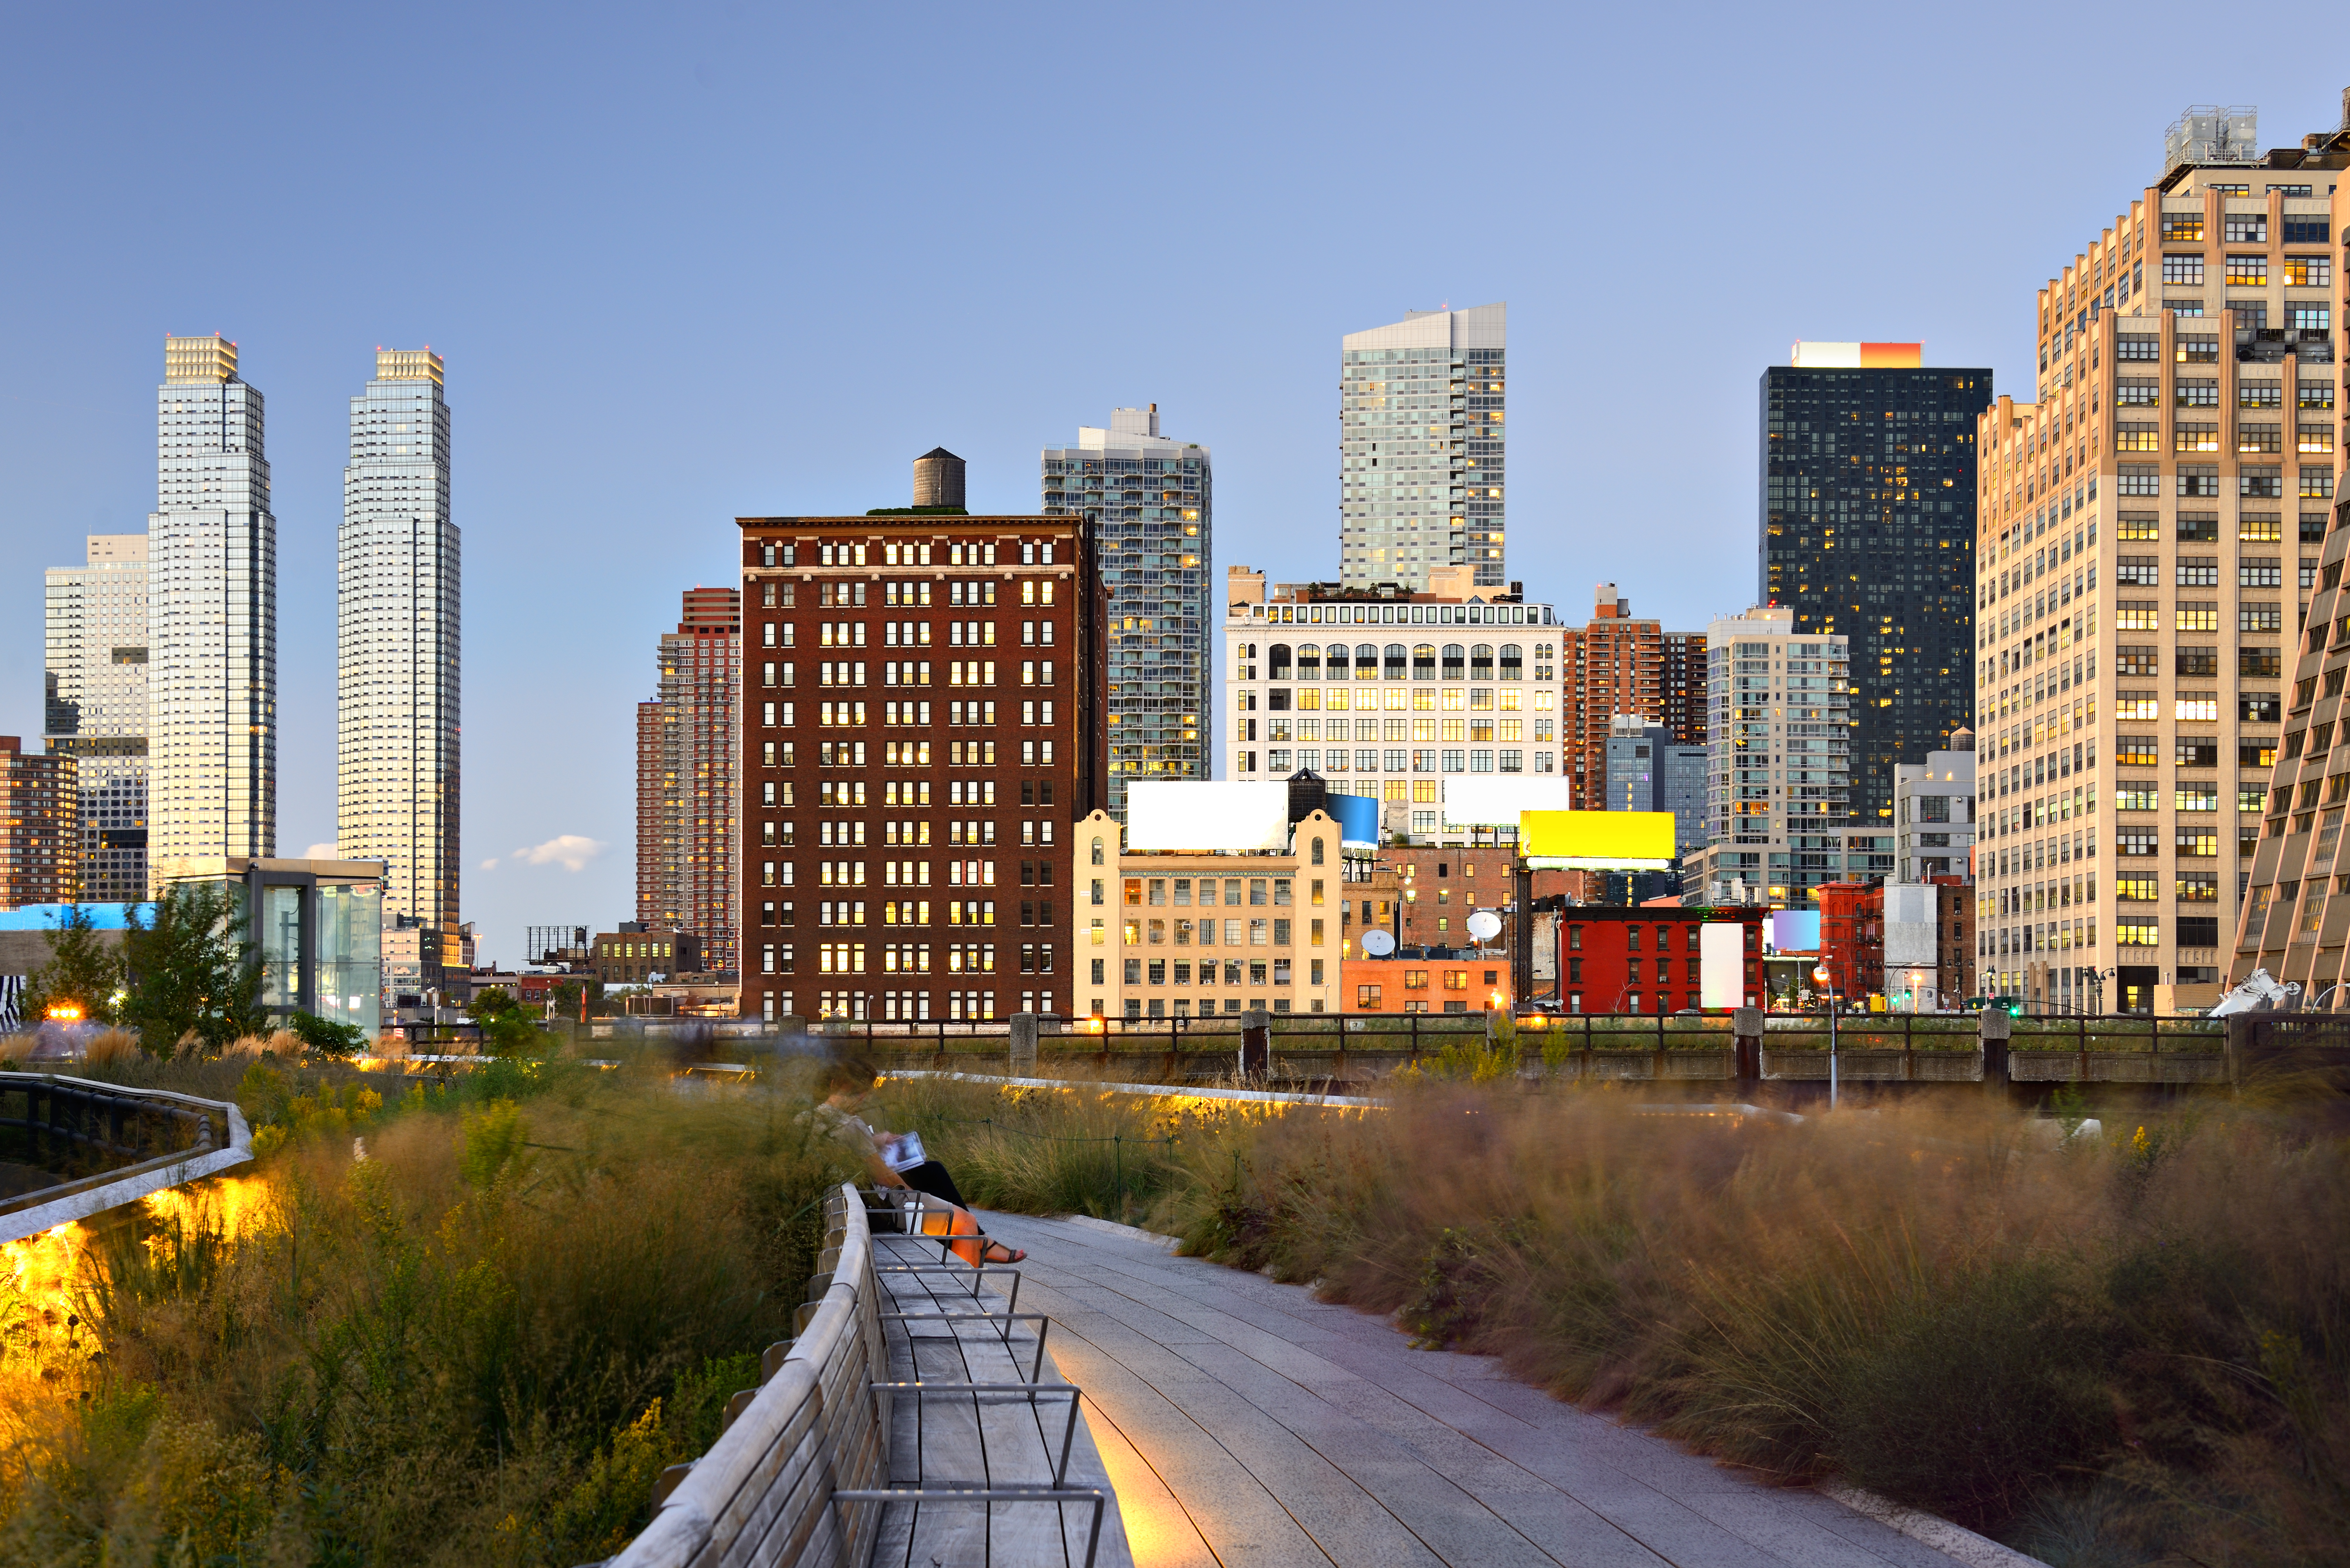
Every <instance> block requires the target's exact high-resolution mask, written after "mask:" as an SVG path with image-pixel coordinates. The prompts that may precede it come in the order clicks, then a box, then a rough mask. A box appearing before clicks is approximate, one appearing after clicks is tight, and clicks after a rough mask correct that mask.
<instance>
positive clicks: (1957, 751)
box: [1893, 730, 1975, 882]
mask: <svg viewBox="0 0 2350 1568" xmlns="http://www.w3.org/2000/svg"><path fill="white" fill-rule="evenodd" d="M1974 839H1975V736H1974V732H1973V731H1971V730H1960V731H1959V732H1957V733H1955V734H1953V735H1952V736H1951V737H1950V749H1949V750H1947V751H1934V752H1928V753H1926V760H1925V761H1924V762H1922V763H1901V764H1900V765H1899V766H1898V767H1896V768H1895V769H1894V770H1893V841H1894V848H1893V857H1894V868H1893V880H1895V881H1897V882H1931V881H1933V880H1935V879H1936V878H1938V877H1958V878H1959V879H1960V880H1962V881H1971V880H1972V879H1973V877H1974Z"/></svg>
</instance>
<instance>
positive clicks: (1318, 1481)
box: [875, 1213, 2029, 1568]
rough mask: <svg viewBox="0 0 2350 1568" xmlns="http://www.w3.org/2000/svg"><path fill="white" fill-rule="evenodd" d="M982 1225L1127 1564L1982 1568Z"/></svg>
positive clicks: (1163, 1273)
mask: <svg viewBox="0 0 2350 1568" xmlns="http://www.w3.org/2000/svg"><path fill="white" fill-rule="evenodd" d="M984 1223H985V1224H986V1226H987V1229H988V1231H989V1233H990V1234H991V1235H993V1236H995V1237H996V1238H998V1239H999V1240H1002V1241H1006V1242H1008V1243H1010V1244H1011V1245H1014V1246H1017V1247H1024V1248H1026V1249H1027V1250H1028V1254H1029V1256H1028V1261H1027V1262H1026V1263H1024V1265H1022V1270H1023V1279H1022V1284H1021V1293H1020V1303H1019V1304H1020V1307H1021V1309H1022V1310H1024V1311H1030V1310H1034V1311H1042V1312H1045V1313H1049V1314H1051V1317H1052V1328H1051V1332H1050V1335H1049V1338H1048V1340H1047V1346H1048V1349H1049V1351H1050V1360H1051V1361H1052V1362H1053V1363H1054V1364H1055V1365H1057V1366H1058V1367H1059V1368H1060V1370H1061V1371H1062V1373H1064V1374H1066V1376H1067V1378H1068V1380H1069V1381H1070V1382H1072V1383H1076V1384H1077V1385H1079V1386H1082V1387H1083V1388H1084V1389H1085V1394H1086V1404H1087V1411H1086V1415H1087V1422H1088V1424H1089V1425H1090V1427H1091V1429H1092V1437H1093V1439H1094V1442H1095V1444H1096V1445H1097V1447H1098V1449H1099V1451H1100V1458H1101V1462H1102V1463H1103V1464H1104V1465H1105V1466H1106V1469H1107V1475H1108V1476H1109V1478H1110V1480H1112V1481H1113V1482H1114V1483H1115V1485H1116V1488H1117V1495H1118V1510H1119V1511H1120V1512H1121V1513H1122V1514H1123V1516H1124V1523H1125V1541H1124V1542H1123V1544H1124V1545H1125V1547H1126V1548H1127V1549H1128V1550H1130V1551H1131V1552H1132V1554H1133V1558H1132V1560H1133V1561H1134V1562H1135V1563H1137V1564H1139V1565H1140V1568H1167V1565H1180V1568H1194V1565H1197V1568H1243V1565H1245V1568H1289V1565H1292V1564H1297V1565H1303V1568H1315V1565H1324V1564H1331V1563H1337V1564H1345V1565H1347V1568H1356V1565H1367V1564H1380V1565H1386V1564H1405V1563H1428V1564H1433V1563H1446V1564H1459V1565H1463V1568H1466V1565H1471V1564H1474V1565H1477V1568H1486V1565H1491V1564H1510V1563H1528V1564H1552V1563H1565V1564H1575V1565H1576V1568H1585V1565H1590V1568H1658V1565H1660V1564H1667V1563H1670V1564H1676V1565H1679V1568H1784V1565H1789V1564H1800V1565H1803V1568H1886V1565H1887V1564H1891V1565H1894V1568H1951V1565H1952V1564H1954V1563H1960V1562H1961V1561H1965V1562H1967V1563H1970V1564H1974V1565H1978V1568H1979V1565H1980V1564H1981V1563H1984V1562H1986V1561H1991V1560H1996V1558H1987V1557H1986V1556H1985V1555H1983V1554H1981V1553H1975V1554H1970V1556H1969V1557H1967V1558H1965V1559H1961V1558H1960V1557H1954V1556H1950V1555H1946V1554H1944V1553H1943V1552H1939V1551H1936V1550H1933V1549H1930V1548H1929V1547H1927V1546H1925V1545H1923V1544H1921V1543H1919V1542H1917V1541H1915V1540H1912V1539H1911V1538H1909V1537H1908V1536H1907V1535H1903V1534H1901V1533H1898V1532H1896V1531H1894V1530H1893V1529H1891V1528H1888V1527H1887V1525H1885V1524H1883V1523H1880V1522H1878V1521H1876V1520H1874V1519H1870V1518H1868V1517H1866V1516H1865V1515H1863V1514H1860V1513H1857V1512H1855V1511H1853V1510H1851V1509H1849V1508H1846V1507H1845V1506H1844V1505H1843V1504H1841V1503H1839V1502H1836V1501H1832V1500H1831V1499H1829V1498H1826V1497H1824V1496H1822V1495H1821V1494H1820V1493H1818V1492H1815V1491H1812V1490H1805V1489H1801V1488H1774V1487H1767V1486H1763V1485H1762V1484H1760V1483H1758V1482H1756V1481H1754V1480H1751V1479H1749V1478H1747V1477H1746V1476H1744V1475H1742V1474H1741V1473H1740V1472H1738V1471H1736V1470H1732V1469H1725V1468H1723V1467H1721V1466H1720V1465H1717V1464H1715V1463H1713V1462H1712V1461H1711V1460H1709V1459H1701V1458H1699V1457H1697V1456H1695V1455H1692V1454H1690V1453H1688V1452H1685V1451H1684V1450H1682V1449H1679V1448H1678V1447H1677V1446H1675V1445H1673V1444H1671V1443H1669V1442H1666V1441H1663V1440H1662V1439H1659V1438H1653V1437H1650V1436H1648V1435H1647V1434H1645V1433H1643V1432H1640V1431H1638V1430H1636V1429H1634V1428H1628V1427H1624V1426H1620V1425H1618V1424H1617V1423H1616V1422H1615V1421H1612V1420H1609V1419H1607V1418H1606V1417H1599V1416H1594V1415H1591V1414H1588V1413H1586V1412H1585V1411H1582V1410H1578V1409H1576V1408H1575V1407H1573V1406H1571V1405H1566V1404H1562V1403H1561V1402H1559V1401H1558V1400H1555V1399H1553V1398H1551V1397H1549V1396H1547V1395H1545V1394H1544V1393H1542V1392H1541V1391H1539V1390H1537V1389H1534V1388H1531V1387H1528V1386H1525V1385H1523V1384H1522V1383H1519V1382H1517V1381H1515V1380H1514V1379H1513V1378H1512V1377H1510V1376H1509V1375H1508V1374H1507V1373H1506V1372H1505V1371H1503V1369H1502V1367H1501V1366H1500V1365H1499V1363H1498V1362H1496V1361H1494V1360H1493V1359H1492V1358H1490V1357H1482V1356H1471V1355H1453V1354H1451V1353H1449V1352H1429V1351H1416V1350H1413V1349H1411V1348H1409V1345H1408V1344H1407V1342H1406V1340H1405V1338H1404V1336H1403V1335H1402V1334H1400V1333H1399V1332H1398V1331H1397V1330H1396V1329H1395V1328H1394V1327H1393V1326H1392V1325H1390V1324H1388V1322H1386V1321H1385V1320H1384V1319H1381V1318H1378V1317H1373V1316H1369V1315H1367V1314H1361V1313H1357V1312H1355V1311H1352V1310H1350V1309H1348V1308H1346V1307H1340V1306H1332V1305H1328V1304H1326V1303H1320V1302H1316V1301H1315V1299H1314V1298H1313V1296H1312V1295H1311V1294H1310V1293H1308V1292H1306V1291H1305V1290H1304V1289H1302V1288H1301V1287H1298V1286H1295V1285H1284V1284H1277V1283H1275V1282H1273V1281H1271V1280H1267V1279H1265V1278H1263V1276H1261V1275H1257V1274H1252V1273H1246V1272H1242V1271H1240V1270H1237V1269H1228V1268H1224V1267H1222V1266H1220V1265H1218V1264H1214V1263H1209V1262H1202V1261H1201V1260H1198V1259H1192V1258H1177V1257H1172V1256H1170V1255H1169V1254H1168V1252H1167V1251H1166V1250H1165V1249H1164V1247H1163V1246H1161V1245H1159V1244H1155V1243H1154V1242H1153V1241H1149V1240H1146V1239H1141V1238H1139V1237H1137V1236H1134V1235H1130V1234H1120V1233H1113V1232H1112V1231H1110V1230H1108V1229H1095V1228H1092V1227H1090V1226H1088V1225H1087V1223H1086V1222H1083V1221H1069V1220H1035V1219H1030V1218H1026V1217H1024V1216H1018V1215H1010V1214H993V1213H991V1214H988V1215H986V1216H985V1218H984ZM962 1343H963V1345H964V1346H965V1354H966V1355H969V1354H971V1346H970V1340H969V1336H968V1335H965V1336H963V1341H962ZM1031 1353H1032V1354H1033V1349H1032V1352H1031ZM988 1354H989V1355H990V1356H991V1357H992V1355H993V1352H990V1353H988ZM1085 1484H1087V1485H1094V1484H1098V1483H1097V1482H1094V1481H1087V1483H1085ZM974 1511H975V1510H974ZM1040 1511H1041V1510H1040ZM1981 1546H1982V1547H1983V1548H1985V1549H1986V1550H1987V1552H1989V1553H1992V1554H1997V1556H1998V1557H2004V1558H2005V1560H2006V1561H2007V1562H2009V1563H2022V1562H2028V1561H2029V1560H2028V1559H2022V1558H2019V1557H2015V1556H2013V1555H2012V1554H2007V1553H2005V1552H2004V1551H2003V1549H2002V1548H1998V1547H1995V1546H1992V1545H1991V1543H1990V1542H1981ZM1033 1560H1034V1561H1037V1562H1045V1561H1052V1562H1059V1561H1061V1558H1060V1557H1059V1556H1058V1555H1055V1556H1052V1557H1050V1558H1049V1559H1047V1558H1045V1557H1038V1558H1035V1559H1033ZM875 1561H876V1563H880V1562H882V1561H884V1559H883V1558H881V1557H879V1556H877V1557H876V1559H875ZM888 1561H889V1562H890V1563H893V1564H899V1563H907V1562H909V1560H907V1559H900V1558H897V1557H891V1558H889V1559H888ZM996 1561H998V1562H1009V1561H1012V1559H1008V1558H1004V1557H1002V1556H999V1557H998V1558H997V1559H996ZM1073 1561H1074V1559H1073ZM910 1568H924V1564H923V1561H922V1559H920V1557H915V1558H912V1559H910Z"/></svg>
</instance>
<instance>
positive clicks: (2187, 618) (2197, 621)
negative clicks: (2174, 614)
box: [2178, 566, 2220, 631]
mask: <svg viewBox="0 0 2350 1568" xmlns="http://www.w3.org/2000/svg"><path fill="white" fill-rule="evenodd" d="M2179 570H2180V571H2181V572H2184V571H2185V570H2186V568H2185V567H2184V566H2182V567H2180V568H2179ZM2218 575H2219V572H2218V569H2217V568H2216V567H2215V568H2214V569H2213V572H2212V576H2215V577H2216V576H2218ZM2178 629H2179V630H2181V631H2217V630H2219V629H2220V607H2219V605H2218V604H2217V603H2216V602H2214V601H2210V600H2202V599H2181V600H2179V601H2178Z"/></svg>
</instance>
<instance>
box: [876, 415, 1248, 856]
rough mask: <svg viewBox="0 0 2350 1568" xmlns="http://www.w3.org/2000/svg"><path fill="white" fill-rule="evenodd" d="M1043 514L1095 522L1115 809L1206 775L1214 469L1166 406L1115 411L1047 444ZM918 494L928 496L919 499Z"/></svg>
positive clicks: (1119, 812) (1211, 742)
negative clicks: (1165, 414) (1147, 790)
mask: <svg viewBox="0 0 2350 1568" xmlns="http://www.w3.org/2000/svg"><path fill="white" fill-rule="evenodd" d="M1044 463H1045V473H1044V479H1045V515H1046V516H1048V517H1051V516H1069V515H1073V514H1074V515H1077V516H1082V517H1084V518H1085V519H1086V520H1087V522H1089V523H1091V524H1094V530H1093V533H1094V541H1095V545H1096V548H1097V551H1098V552H1099V559H1100V561H1101V570H1102V582H1103V592H1104V593H1105V594H1106V595H1107V597H1108V601H1109V639H1108V640H1109V687H1108V691H1109V781H1108V782H1109V810H1110V815H1113V816H1115V817H1117V818H1118V820H1119V821H1120V822H1123V821H1125V820H1126V786H1127V784H1128V781H1130V780H1133V779H1137V778H1148V779H1204V778H1206V777H1208V776H1209V775H1210V772H1211V763H1212V761H1213V759H1214V757H1215V734H1214V730H1215V689H1214V684H1213V674H1212V670H1211V660H1212V659H1213V657H1214V635H1215V633H1214V628H1212V627H1211V626H1210V625H1209V624H1208V621H1209V618H1210V616H1211V608H1210V606H1211V603H1212V600H1211V597H1210V595H1211V588H1210V582H1209V574H1210V573H1211V571H1212V570H1213V566H1214V563H1213V560H1212V558H1211V557H1212V550H1213V544H1214V534H1213V529H1212V526H1211V524H1212V521H1213V517H1214V509H1215V496H1214V487H1213V484H1212V483H1211V481H1212V478H1213V466H1212V463H1211V459H1210V454H1209V451H1208V449H1207V448H1206V447H1204V446H1201V445H1200V444H1199V443H1198V442H1196V441H1188V442H1187V441H1172V440H1170V439H1168V438H1167V437H1164V436H1162V435H1160V434H1159V405H1158V404H1156V403H1153V404H1151V405H1150V406H1149V408H1147V409H1112V410H1110V416H1109V423H1108V424H1107V426H1093V425H1080V426H1079V427H1077V444H1076V445H1075V446H1073V447H1046V448H1045V459H1044ZM918 499H919V497H918Z"/></svg>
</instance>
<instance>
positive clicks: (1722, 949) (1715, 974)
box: [1660, 920, 1746, 1007]
mask: <svg viewBox="0 0 2350 1568" xmlns="http://www.w3.org/2000/svg"><path fill="white" fill-rule="evenodd" d="M1697 958H1698V997H1699V1002H1698V1005H1699V1006H1700V1007H1743V1006H1745V1005H1746V923H1745V922H1744V921H1743V920H1709V921H1708V922H1706V923H1705V924H1704V925H1701V926H1700V927H1699V928H1698V929H1697ZM1660 962H1661V960H1660Z"/></svg>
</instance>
